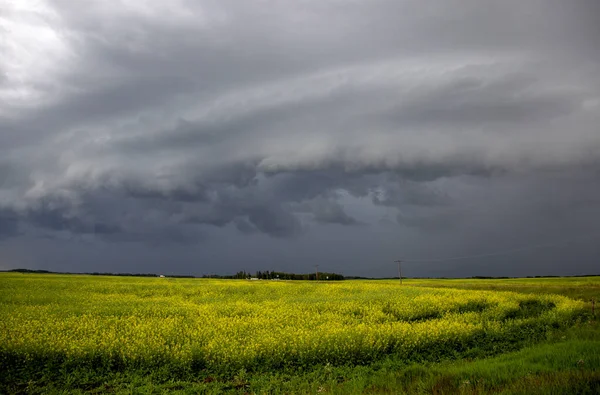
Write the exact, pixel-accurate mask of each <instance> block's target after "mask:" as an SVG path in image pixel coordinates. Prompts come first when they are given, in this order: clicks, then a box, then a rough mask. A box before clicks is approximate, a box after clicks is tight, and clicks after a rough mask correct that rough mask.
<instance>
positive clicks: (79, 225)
mask: <svg viewBox="0 0 600 395" xmlns="http://www.w3.org/2000/svg"><path fill="white" fill-rule="evenodd" d="M599 37H600V2H599V1H597V0H571V1H563V0H527V1H523V0H502V1H480V0H461V1H456V0H452V1H449V0H444V1H437V2H429V1H427V2H424V1H403V0H402V1H401V0H390V1H382V0H369V1H367V0H364V1H359V0H295V1H275V0H271V1H266V0H261V1H259V0H256V1H242V0H238V1H234V0H210V1H204V0H203V1H192V0H169V1H155V0H122V1H120V0H108V1H105V0H102V1H100V0H98V1H92V0H90V1H72V0H0V269H10V268H17V267H26V268H31V269H49V270H58V271H84V272H88V271H118V272H154V273H159V272H160V273H166V274H175V273H178V274H194V275H201V274H211V273H220V274H227V273H234V272H236V271H238V270H246V271H255V270H281V271H293V272H308V271H311V270H313V269H314V265H316V264H318V265H319V268H320V270H322V271H334V272H341V273H343V274H346V275H363V276H393V275H395V273H396V271H395V270H396V266H395V265H394V264H393V263H392V261H393V260H394V259H398V258H404V259H420V260H438V259H445V258H450V257H456V256H464V255H477V254H486V253H490V252H497V251H505V250H509V249H513V248H520V247H526V246H533V245H539V244H543V245H544V246H543V247H538V248H531V249H525V250H521V251H514V252H512V253H511V254H505V255H497V256H489V257H480V258H472V259H464V260H454V261H442V262H429V263H407V264H406V265H405V268H404V271H405V274H406V275H407V276H475V275H504V276H523V275H543V274H553V275H557V274H565V275H570V274H585V273H599V270H598V268H599V267H600V243H598V241H597V240H598V239H600V229H599V224H600V126H599V125H600V40H599Z"/></svg>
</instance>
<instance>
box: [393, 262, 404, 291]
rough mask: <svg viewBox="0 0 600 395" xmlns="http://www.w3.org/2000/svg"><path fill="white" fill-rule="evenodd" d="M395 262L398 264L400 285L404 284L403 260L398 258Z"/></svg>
mask: <svg viewBox="0 0 600 395" xmlns="http://www.w3.org/2000/svg"><path fill="white" fill-rule="evenodd" d="M394 262H396V263H397V264H398V277H399V278H400V285H402V266H401V263H402V261H401V260H399V259H398V260H397V261H394Z"/></svg>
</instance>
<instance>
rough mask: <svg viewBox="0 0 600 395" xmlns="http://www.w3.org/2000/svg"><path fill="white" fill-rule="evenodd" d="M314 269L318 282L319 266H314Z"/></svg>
mask: <svg viewBox="0 0 600 395" xmlns="http://www.w3.org/2000/svg"><path fill="white" fill-rule="evenodd" d="M315 269H316V271H317V281H319V265H315Z"/></svg>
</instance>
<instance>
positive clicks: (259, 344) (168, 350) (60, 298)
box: [0, 273, 584, 372]
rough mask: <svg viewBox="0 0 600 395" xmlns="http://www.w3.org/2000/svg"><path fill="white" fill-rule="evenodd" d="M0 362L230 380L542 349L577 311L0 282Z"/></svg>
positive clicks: (365, 285)
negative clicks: (509, 347) (527, 345)
mask: <svg viewBox="0 0 600 395" xmlns="http://www.w3.org/2000/svg"><path fill="white" fill-rule="evenodd" d="M0 281H1V284H2V286H1V287H0V317H1V318H0V358H2V359H1V360H0V362H3V363H6V364H18V363H21V364H25V365H28V364H29V365H31V364H36V363H48V361H55V362H56V361H58V362H56V363H60V364H66V365H68V364H69V363H73V364H89V365H90V366H96V367H97V366H101V367H104V368H108V369H126V368H135V369H137V368H153V367H156V366H162V367H164V366H172V367H173V368H177V369H184V370H185V369H188V370H189V369H207V370H208V371H215V372H227V371H235V370H238V369H248V370H265V369H278V368H285V367H292V368H294V367H298V366H311V365H314V364H320V363H322V364H325V363H332V364H347V363H351V364H356V363H368V362H371V361H374V360H377V359H381V358H383V357H385V356H387V355H390V354H394V355H397V356H400V357H401V358H406V359H407V360H436V359H439V358H443V357H448V356H456V355H457V354H461V353H464V352H467V351H468V350H472V349H475V348H481V347H493V344H494V342H515V341H520V340H536V339H540V338H543V337H544V336H545V333H546V331H547V330H548V329H550V328H553V327H562V326H566V325H569V324H571V323H572V322H573V321H574V320H575V319H577V317H578V316H580V315H581V314H582V311H583V308H584V306H583V303H582V302H578V301H574V300H571V299H568V298H566V297H562V296H558V295H524V294H517V293H512V292H491V291H471V290H469V291H463V290H456V289H442V288H425V287H411V286H400V285H399V284H398V283H397V282H394V281H384V280H373V281H365V280H361V281H359V280H356V281H342V282H322V283H318V282H300V281H298V282H294V281H289V282H285V281H266V280H265V281H246V280H206V279H170V278H162V279H158V278H133V277H100V276H74V275H73V276H62V275H33V274H27V275H23V274H12V273H11V274H1V275H0Z"/></svg>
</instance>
